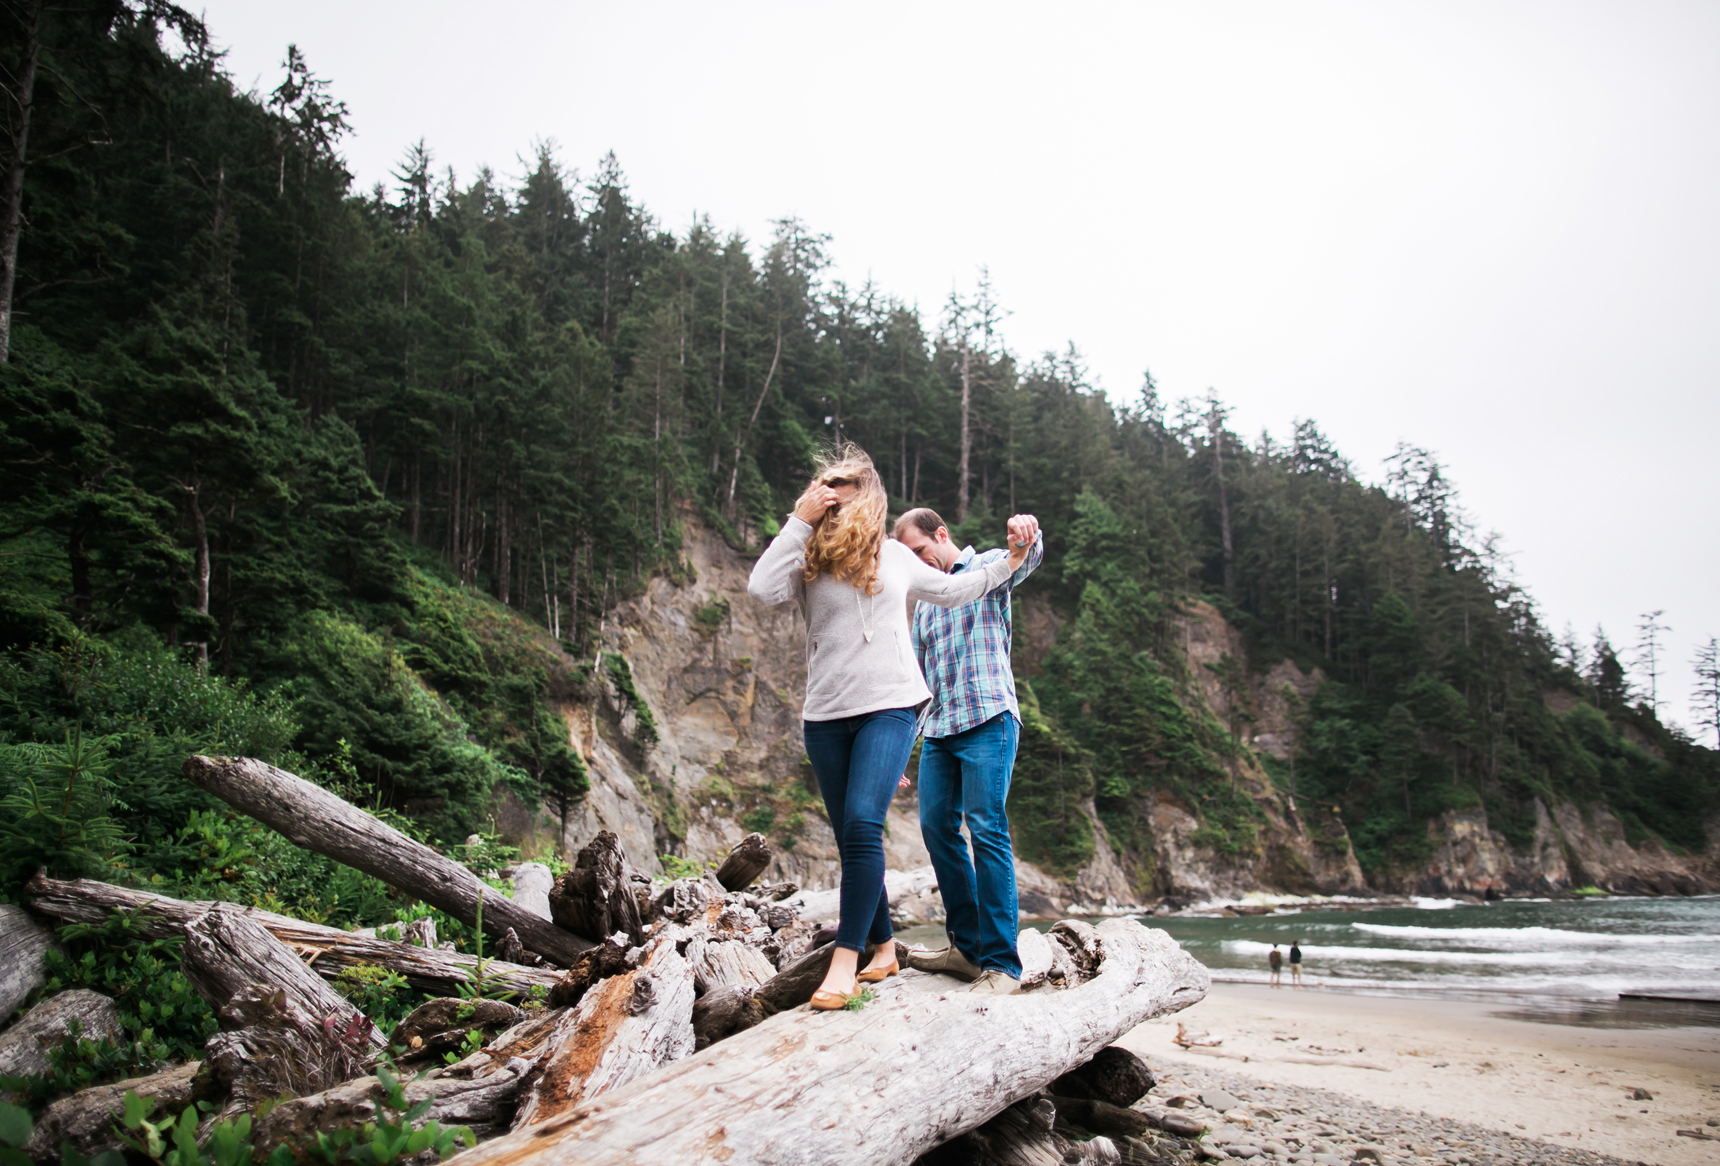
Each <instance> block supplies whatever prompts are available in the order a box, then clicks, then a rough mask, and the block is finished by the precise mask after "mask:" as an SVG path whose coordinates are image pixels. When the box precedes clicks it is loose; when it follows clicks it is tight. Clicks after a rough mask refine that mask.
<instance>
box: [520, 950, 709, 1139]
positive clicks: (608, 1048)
mask: <svg viewBox="0 0 1720 1166" xmlns="http://www.w3.org/2000/svg"><path fill="white" fill-rule="evenodd" d="M687 938H688V935H687V930H686V929H685V928H679V927H674V926H670V927H667V928H664V929H663V932H662V933H661V934H660V935H658V936H657V937H656V938H654V939H653V940H652V941H651V945H650V949H649V950H648V951H646V952H644V953H643V954H642V955H641V956H640V959H639V963H638V966H637V967H635V968H632V969H630V970H628V971H626V972H623V973H621V974H619V975H613V976H610V977H609V978H608V979H605V980H603V981H601V982H599V983H598V984H597V985H595V986H594V987H593V988H592V989H591V990H589V991H588V992H586V993H585V995H584V997H583V998H582V999H581V1000H580V1002H579V1006H578V1007H577V1008H574V1009H572V1010H571V1011H570V1012H568V1013H566V1014H565V1015H564V1016H563V1018H562V1020H561V1023H560V1024H558V1025H557V1027H556V1031H555V1032H554V1033H552V1034H551V1035H550V1037H549V1038H548V1040H547V1042H546V1044H547V1045H548V1048H549V1052H548V1053H547V1055H545V1057H544V1058H543V1060H542V1062H541V1063H540V1065H539V1069H540V1075H539V1077H538V1079H537V1081H536V1082H535V1083H534V1084H533V1086H532V1089H531V1092H530V1093H529V1094H528V1095H527V1096H526V1097H525V1098H524V1099H523V1100H522V1101H521V1103H520V1109H519V1113H518V1115H517V1116H516V1117H515V1118H514V1128H515V1129H516V1130H517V1129H520V1128H522V1127H525V1126H530V1125H537V1124H539V1123H541V1122H546V1121H550V1120H552V1119H554V1118H557V1117H559V1116H560V1115H562V1114H564V1113H566V1112H568V1111H569V1110H571V1109H573V1108H574V1107H575V1106H577V1105H579V1104H580V1103H581V1102H583V1101H587V1100H589V1099H590V1098H593V1097H596V1096H597V1095H599V1094H601V1093H604V1092H607V1091H609V1090H611V1089H616V1088H619V1087H620V1086H622V1085H625V1084H627V1083H628V1082H629V1081H632V1080H634V1079H635V1078H637V1077H642V1076H644V1075H645V1074H647V1073H650V1072H652V1071H653V1070H655V1069H659V1068H661V1067H663V1066H664V1065H667V1064H669V1063H670V1062H672V1061H678V1060H680V1059H681V1058H682V1057H685V1056H686V1055H687V1054H688V1053H691V1052H692V1051H693V1043H694V1042H693V969H692V967H691V965H689V964H688V963H687V961H686V959H685V958H683V957H682V956H681V954H680V952H679V951H678V950H677V944H678V942H681V941H685V940H686V939H687Z"/></svg>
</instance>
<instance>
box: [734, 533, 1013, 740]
mask: <svg viewBox="0 0 1720 1166" xmlns="http://www.w3.org/2000/svg"><path fill="white" fill-rule="evenodd" d="M811 534H812V527H810V526H808V525H807V524H806V523H804V522H802V521H801V520H800V519H798V518H795V517H793V516H790V517H789V520H788V521H787V522H786V523H784V524H783V528H782V533H781V534H779V535H777V536H776V539H775V541H774V542H772V543H771V544H770V546H769V548H768V549H766V551H765V552H764V554H763V555H762V556H760V558H759V561H758V562H757V563H756V564H755V565H754V566H753V569H752V577H751V578H750V579H748V580H747V594H748V595H751V596H752V597H753V598H754V599H756V600H758V601H759V602H760V603H763V604H766V605H767V606H770V607H776V606H778V605H780V604H784V603H788V602H791V601H792V602H794V603H796V604H798V605H799V607H800V613H801V614H802V615H803V616H805V617H806V706H805V708H804V709H803V710H802V713H801V715H802V716H803V717H804V718H805V719H806V720H809V721H835V720H840V719H842V718H843V717H858V716H861V715H863V714H865V713H873V712H877V711H879V710H880V709H900V708H917V707H918V706H919V705H921V704H923V703H925V702H926V701H928V700H930V699H931V698H932V694H931V691H930V690H929V689H927V688H926V682H925V679H924V678H923V677H922V676H921V675H920V664H919V661H918V660H916V659H915V658H914V649H913V645H912V644H911V643H910V642H909V639H908V612H909V611H911V610H912V609H913V606H914V603H915V602H916V601H921V600H923V601H924V602H926V603H932V604H936V605H937V606H939V607H960V606H961V605H962V604H964V603H972V602H973V601H974V600H976V599H978V598H979V597H980V596H982V595H984V594H985V593H986V592H988V591H990V590H991V589H992V588H994V587H996V586H998V585H999V584H1000V583H1002V582H1003V581H1004V580H1006V579H1008V578H1009V570H1010V568H1009V560H1008V558H1007V557H1005V558H999V559H997V560H996V561H994V562H991V563H987V564H986V565H985V567H984V568H982V569H980V570H975V571H964V572H963V573H961V574H959V575H946V574H944V573H943V572H942V571H939V570H937V569H936V568H934V567H928V566H926V564H924V563H922V562H921V561H920V560H919V558H918V557H916V556H915V554H914V552H913V551H910V550H909V549H908V548H907V547H906V546H904V545H902V544H901V543H899V542H897V541H896V540H895V539H893V538H887V539H885V540H884V545H883V548H882V549H881V550H880V551H879V552H878V558H879V561H878V582H879V583H880V584H881V585H882V586H883V590H882V591H880V592H879V593H878V594H877V595H865V594H862V592H861V590H860V589H859V588H858V587H855V586H854V585H852V584H850V583H839V582H837V581H836V580H835V579H833V578H831V577H830V576H829V575H828V574H822V575H819V576H818V578H816V579H814V580H813V581H812V582H811V583H803V582H802V581H801V572H802V571H803V570H805V568H806V540H807V538H809V537H810V536H811ZM868 630H870V631H871V632H872V636H871V639H870V640H869V641H868V639H867V637H866V632H867V631H868Z"/></svg>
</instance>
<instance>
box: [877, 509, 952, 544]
mask: <svg viewBox="0 0 1720 1166" xmlns="http://www.w3.org/2000/svg"><path fill="white" fill-rule="evenodd" d="M943 525H945V523H944V520H943V519H941V518H939V517H938V512H937V511H936V510H933V509H932V508H931V507H930V506H917V507H915V508H914V509H912V510H910V511H908V512H907V513H906V514H904V515H902V517H900V518H898V519H897V520H896V525H895V526H894V527H892V528H891V530H890V533H891V535H893V536H894V537H895V538H898V539H899V538H901V537H902V532H904V531H906V530H907V529H908V528H909V527H913V528H914V529H916V530H918V531H919V532H920V533H921V534H924V535H926V536H927V537H928V538H936V537H937V534H938V527H940V526H943Z"/></svg>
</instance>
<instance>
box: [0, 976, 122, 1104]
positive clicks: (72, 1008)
mask: <svg viewBox="0 0 1720 1166" xmlns="http://www.w3.org/2000/svg"><path fill="white" fill-rule="evenodd" d="M74 1023H75V1024H76V1025H77V1027H78V1039H79V1040H90V1041H102V1040H107V1039H114V1040H117V1039H118V1038H119V1037H120V1036H122V1035H123V1034H124V1032H125V1030H124V1029H123V1028H121V1027H120V1023H119V1008H118V1007H116V1006H115V1004H114V1002H113V1001H112V1000H110V999H108V998H107V997H106V996H103V995H102V994H101V993H99V992H91V991H90V990H89V989H88V988H73V989H72V990H71V991H69V992H61V993H59V994H58V995H55V996H50V997H48V998H47V999H46V1000H44V1001H42V1002H41V1003H40V1004H38V1005H36V1006H35V1007H34V1008H32V1009H30V1011H28V1012H26V1013H25V1014H24V1016H23V1018H22V1019H20V1020H19V1021H18V1023H17V1024H14V1025H13V1026H12V1027H11V1028H9V1029H7V1030H6V1031H5V1032H3V1033H0V1076H5V1077H33V1076H36V1075H38V1074H41V1073H46V1072H47V1071H48V1068H49V1061H48V1050H49V1049H51V1048H55V1047H57V1046H59V1045H60V1044H63V1043H64V1042H65V1039H66V1036H67V1034H68V1033H69V1032H70V1031H71V1028H70V1026H71V1025H72V1024H74ZM0 1096H4V1095H3V1094H0Z"/></svg>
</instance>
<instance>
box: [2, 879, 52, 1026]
mask: <svg viewBox="0 0 1720 1166" xmlns="http://www.w3.org/2000/svg"><path fill="white" fill-rule="evenodd" d="M52 946H54V937H53V935H52V934H50V933H49V932H48V930H47V929H46V928H44V927H43V926H42V925H41V924H39V923H37V922H36V921H35V920H34V919H32V918H30V916H29V915H28V914H27V913H25V911H24V908H22V907H14V906H12V904H10V903H0V1028H4V1027H6V1022H7V1021H8V1020H10V1019H11V1018H12V1013H13V1012H14V1011H15V1010H16V1009H17V1007H18V1005H20V1004H22V1003H24V1000H25V999H26V998H27V997H28V996H29V995H30V993H31V992H34V991H35V990H36V989H37V988H39V987H41V986H42V983H43V981H44V980H46V979H47V970H46V969H45V968H44V967H43V960H44V958H45V957H46V956H47V954H48V949H49V948H50V947H52Z"/></svg>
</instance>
